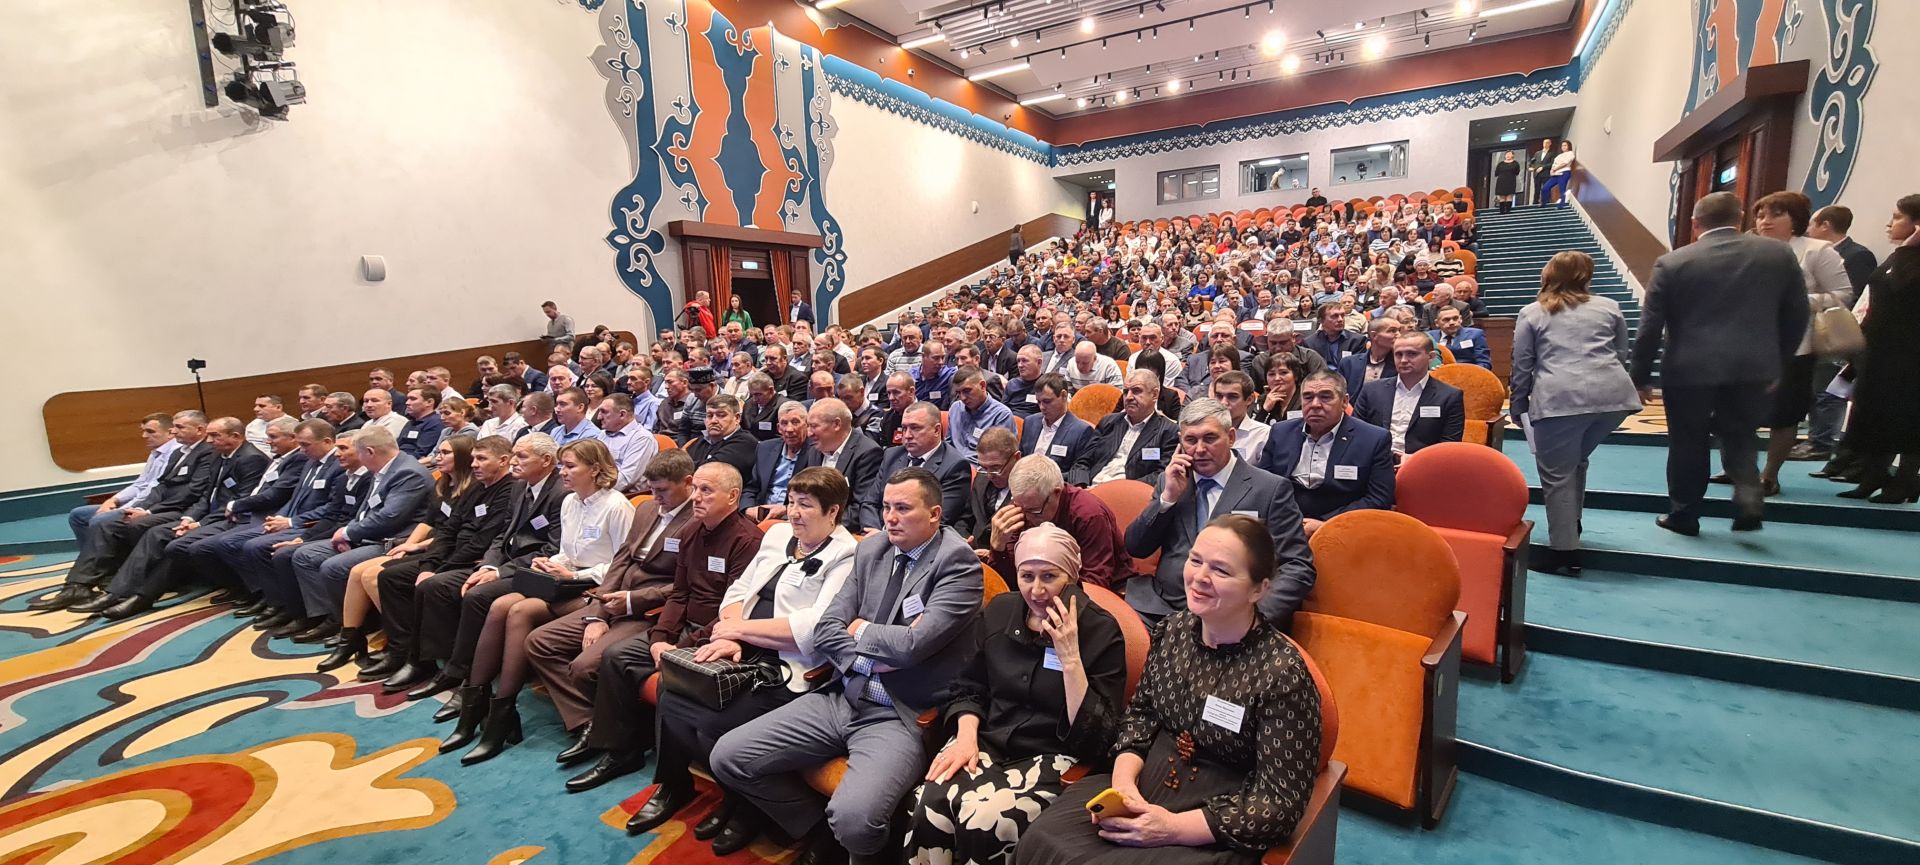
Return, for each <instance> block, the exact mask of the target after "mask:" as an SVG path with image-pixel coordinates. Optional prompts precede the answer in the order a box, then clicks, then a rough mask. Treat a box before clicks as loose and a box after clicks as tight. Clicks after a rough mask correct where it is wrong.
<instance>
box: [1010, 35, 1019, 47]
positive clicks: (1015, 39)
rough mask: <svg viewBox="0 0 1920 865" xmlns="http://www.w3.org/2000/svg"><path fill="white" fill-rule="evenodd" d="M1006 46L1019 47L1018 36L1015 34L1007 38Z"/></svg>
mask: <svg viewBox="0 0 1920 865" xmlns="http://www.w3.org/2000/svg"><path fill="white" fill-rule="evenodd" d="M1007 46H1008V47H1011V48H1018V47H1020V37H1018V36H1015V37H1013V38H1012V39H1008V40H1007Z"/></svg>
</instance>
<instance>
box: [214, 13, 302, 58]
mask: <svg viewBox="0 0 1920 865" xmlns="http://www.w3.org/2000/svg"><path fill="white" fill-rule="evenodd" d="M234 20H235V22H236V25H237V27H238V29H239V32H238V33H215V34H213V48H214V50H215V51H219V52H220V53H222V54H225V55H228V56H230V57H245V58H248V59H252V60H279V59H281V58H282V57H283V56H285V55H286V51H287V49H288V48H289V47H291V46H292V45H293V15H292V14H291V13H289V12H288V11H287V7H286V5H285V4H282V3H254V4H248V3H245V2H242V3H236V4H235V9H234Z"/></svg>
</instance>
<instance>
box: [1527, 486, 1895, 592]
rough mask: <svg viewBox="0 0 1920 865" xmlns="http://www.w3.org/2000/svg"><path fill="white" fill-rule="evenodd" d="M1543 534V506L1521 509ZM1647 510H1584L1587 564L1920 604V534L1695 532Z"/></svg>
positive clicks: (1707, 524)
mask: <svg viewBox="0 0 1920 865" xmlns="http://www.w3.org/2000/svg"><path fill="white" fill-rule="evenodd" d="M1527 518H1528V519H1531V520H1533V521H1534V524H1535V525H1537V526H1540V527H1541V528H1540V530H1539V531H1537V532H1535V535H1534V540H1535V542H1536V550H1537V548H1538V546H1539V545H1540V544H1544V542H1545V539H1546V528H1545V527H1546V508H1544V507H1542V506H1540V505H1529V506H1528V507H1527ZM1653 520H1654V515H1653V514H1647V513H1637V512H1632V511H1616V510H1602V509H1594V508H1589V509H1587V511H1586V512H1585V513H1584V514H1582V515H1581V521H1582V522H1583V523H1584V524H1585V528H1586V531H1585V532H1584V533H1583V534H1582V535H1581V537H1580V545H1581V547H1582V548H1583V549H1584V550H1585V556H1586V559H1587V564H1588V566H1589V567H1593V568H1598V569H1601V570H1614V571H1628V572H1631V573H1638V574H1653V575H1655V576H1662V577H1679V578H1683V579H1692V580H1708V581H1712V582H1723V583H1739V584H1743V585H1752V586H1772V587H1776V588H1788V589H1797V590H1800V591H1807V592H1826V593H1831V594H1837V595H1852V596H1855V597H1863V598H1882V599H1887V600H1899V601H1908V602H1920V576H1916V575H1917V574H1920V535H1916V534H1915V533H1912V532H1904V531H1894V530H1888V529H1848V530H1847V531H1834V530H1833V529H1832V528H1831V527H1829V526H1819V525H1805V524H1800V523H1787V522H1779V521H1774V522H1769V523H1767V524H1766V527H1765V528H1764V529H1763V530H1762V531H1758V532H1733V531H1729V530H1728V525H1729V524H1728V522H1727V521H1725V520H1722V519H1716V518H1713V517H1708V518H1707V519H1705V520H1704V521H1703V522H1702V524H1701V528H1700V534H1699V535H1698V536H1696V537H1685V536H1682V535H1678V534H1674V533H1673V532H1669V531H1666V530H1664V529H1660V528H1658V527H1656V526H1655V525H1654V524H1653Z"/></svg>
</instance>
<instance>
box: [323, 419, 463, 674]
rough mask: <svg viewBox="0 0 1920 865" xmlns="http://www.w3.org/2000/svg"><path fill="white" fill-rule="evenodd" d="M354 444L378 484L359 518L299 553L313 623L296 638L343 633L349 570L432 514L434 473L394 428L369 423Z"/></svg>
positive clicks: (359, 513)
mask: <svg viewBox="0 0 1920 865" xmlns="http://www.w3.org/2000/svg"><path fill="white" fill-rule="evenodd" d="M417 392H418V391H416V393H417ZM408 401H409V402H411V401H412V395H411V394H409V396H408ZM353 446H354V450H356V451H358V452H359V454H360V463H361V465H364V466H366V468H367V471H368V472H369V473H371V474H372V475H373V485H372V486H370V487H369V488H368V489H367V497H366V499H365V500H364V501H362V502H361V503H360V508H359V510H357V511H356V512H355V513H354V515H353V519H351V520H349V521H348V522H347V524H346V525H344V526H341V527H340V528H338V529H335V530H334V533H333V539H332V542H331V543H315V544H311V545H308V544H302V545H301V549H300V551H299V552H297V553H294V554H293V571H294V574H295V576H296V577H297V578H298V579H299V581H300V594H301V600H302V601H303V603H304V604H305V606H306V609H307V615H308V619H307V623H306V624H307V628H306V629H305V630H303V631H300V632H299V633H297V634H294V635H293V639H294V641H295V642H302V643H317V642H319V641H321V640H323V639H326V638H327V637H330V636H333V635H334V634H336V633H339V631H340V622H339V616H340V605H341V603H342V602H343V600H344V599H345V596H346V585H347V572H348V571H350V570H352V569H353V566H354V565H357V564H360V563H361V562H364V561H366V560H368V559H371V558H373V557H374V556H378V555H381V554H383V553H385V552H386V546H385V543H384V542H385V541H388V540H395V539H399V538H401V537H404V536H405V535H406V534H407V533H409V532H411V531H412V530H413V527H414V525H415V524H417V523H419V522H420V521H421V520H422V519H424V518H425V517H426V515H427V506H428V499H429V498H431V494H432V492H433V475H432V474H431V473H430V472H428V471H427V469H426V467H424V466H422V465H420V463H419V462H417V461H415V460H411V459H407V458H406V456H405V455H404V454H403V453H402V451H401V450H400V446H399V443H397V442H395V441H394V438H393V433H390V432H387V431H386V430H385V429H382V428H379V427H374V428H372V429H365V428H363V429H361V430H360V432H359V434H358V435H356V436H354V439H353Z"/></svg>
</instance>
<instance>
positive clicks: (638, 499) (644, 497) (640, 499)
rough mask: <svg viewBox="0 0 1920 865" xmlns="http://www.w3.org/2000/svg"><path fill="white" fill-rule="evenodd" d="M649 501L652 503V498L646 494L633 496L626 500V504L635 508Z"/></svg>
mask: <svg viewBox="0 0 1920 865" xmlns="http://www.w3.org/2000/svg"><path fill="white" fill-rule="evenodd" d="M650 501H653V496H652V495H651V494H648V493H641V494H639V495H637V496H634V497H633V498H630V499H627V503H628V504H631V505H633V506H634V507H636V508H637V507H639V506H640V503H641V502H650Z"/></svg>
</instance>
